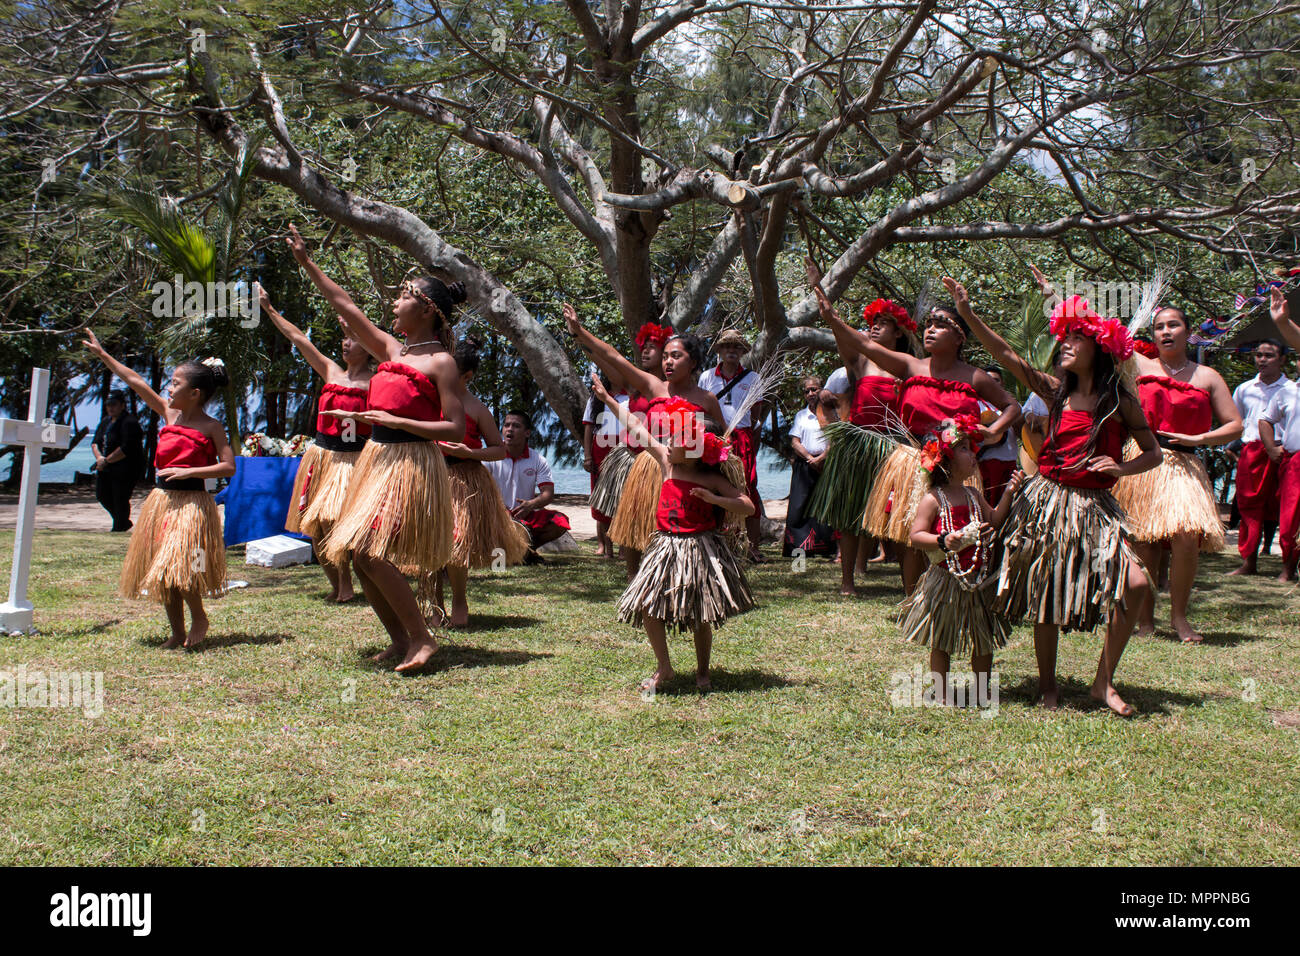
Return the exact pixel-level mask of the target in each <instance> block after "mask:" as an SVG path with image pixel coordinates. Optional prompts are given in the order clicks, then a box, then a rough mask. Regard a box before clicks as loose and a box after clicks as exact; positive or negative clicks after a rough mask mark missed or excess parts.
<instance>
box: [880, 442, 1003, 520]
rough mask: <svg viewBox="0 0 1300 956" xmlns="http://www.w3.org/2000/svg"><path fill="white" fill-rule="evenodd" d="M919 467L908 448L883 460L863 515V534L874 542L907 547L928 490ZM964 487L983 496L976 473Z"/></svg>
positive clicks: (918, 459)
mask: <svg viewBox="0 0 1300 956" xmlns="http://www.w3.org/2000/svg"><path fill="white" fill-rule="evenodd" d="M920 464H921V453H920V451H918V450H917V449H916V448H913V447H912V446H911V445H898V446H897V447H896V448H895V449H894V451H893V453H892V454H891V455H890V456H889V457H888V458H886V459H885V463H884V464H883V465H881V466H880V471H879V472H878V473H877V475H876V481H875V483H874V484H873V485H872V486H871V494H870V495H868V496H867V507H866V510H865V511H864V512H863V514H862V526H861V530H862V531H863V532H865V533H866V534H869V535H871V536H872V537H873V538H885V539H887V540H889V541H894V542H896V543H898V544H907V543H908V541H909V540H910V538H911V533H912V522H913V521H915V520H916V509H917V508H919V507H920V506H921V499H922V498H924V497H925V493H926V490H927V487H928V486H927V484H926V482H925V481H924V480H923V479H921V478H920V477H919V474H918V469H919V467H920ZM964 484H965V485H966V486H967V487H970V488H974V489H975V490H976V491H978V492H979V493H980V494H981V495H983V494H984V482H983V481H981V480H980V476H979V472H978V471H977V472H976V473H975V474H973V475H971V476H970V477H969V478H967V479H966V481H965V482H964Z"/></svg>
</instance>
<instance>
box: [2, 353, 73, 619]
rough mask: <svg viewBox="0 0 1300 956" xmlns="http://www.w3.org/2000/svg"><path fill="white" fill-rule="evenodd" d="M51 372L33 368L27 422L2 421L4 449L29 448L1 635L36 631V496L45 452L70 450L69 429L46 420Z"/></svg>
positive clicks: (19, 502) (4, 419) (24, 459)
mask: <svg viewBox="0 0 1300 956" xmlns="http://www.w3.org/2000/svg"><path fill="white" fill-rule="evenodd" d="M49 392H50V370H49V369H47V368H34V369H32V397H31V401H30V402H29V403H28V405H27V419H26V420H23V419H11V418H0V446H3V445H25V446H26V449H25V451H26V453H25V454H24V455H23V484H22V490H21V491H20V493H19V495H18V526H17V527H16V528H15V529H14V564H13V570H12V571H11V573H10V575H9V600H8V601H6V602H5V603H4V604H0V633H7V634H12V633H15V632H22V633H26V632H27V631H30V630H31V628H32V602H31V601H29V600H27V572H28V571H30V570H31V566H32V538H33V536H34V532H35V530H36V527H35V525H36V494H37V491H38V490H39V489H40V486H41V452H42V451H43V450H44V449H46V448H67V447H68V442H69V435H68V426H67V425H56V424H54V423H53V422H51V421H48V420H46V418H45V409H46V406H47V404H48V402H49V397H50V395H49Z"/></svg>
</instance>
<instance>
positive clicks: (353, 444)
mask: <svg viewBox="0 0 1300 956" xmlns="http://www.w3.org/2000/svg"><path fill="white" fill-rule="evenodd" d="M312 442H313V444H315V445H317V446H318V447H320V448H324V449H327V450H329V451H360V450H361V449H362V448H364V447H365V444H366V436H365V435H358V436H357V437H356V438H355V439H353V440H352V441H344V440H343V438H342V436H341V435H326V434H325V433H324V432H317V433H316V437H315V438H313V439H312Z"/></svg>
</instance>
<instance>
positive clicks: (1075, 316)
mask: <svg viewBox="0 0 1300 956" xmlns="http://www.w3.org/2000/svg"><path fill="white" fill-rule="evenodd" d="M1048 328H1049V329H1050V330H1051V332H1052V335H1054V336H1056V341H1058V342H1064V341H1065V338H1066V336H1068V335H1069V334H1070V333H1071V332H1078V333H1079V334H1081V335H1086V336H1088V337H1089V338H1091V339H1095V340H1096V342H1097V345H1098V346H1100V347H1101V348H1103V349H1105V350H1106V351H1107V352H1109V353H1110V354H1111V355H1112V356H1114V358H1115V359H1117V360H1118V361H1121V362H1123V361H1124V360H1125V359H1127V358H1128V357H1129V356H1131V355H1132V354H1133V336H1132V334H1131V333H1130V332H1129V330H1128V327H1127V326H1125V325H1124V323H1123V322H1121V321H1120V320H1119V319H1108V318H1105V317H1104V316H1101V315H1098V314H1097V313H1096V312H1094V311H1093V309H1092V306H1090V305H1089V304H1088V300H1087V299H1085V298H1084V297H1083V296H1080V295H1072V296H1070V297H1069V298H1068V299H1066V300H1065V301H1064V302H1061V303H1059V304H1058V305H1057V306H1056V308H1055V309H1053V310H1052V318H1051V321H1050V322H1049V324H1048Z"/></svg>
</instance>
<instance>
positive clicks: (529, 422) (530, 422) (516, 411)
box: [501, 408, 533, 431]
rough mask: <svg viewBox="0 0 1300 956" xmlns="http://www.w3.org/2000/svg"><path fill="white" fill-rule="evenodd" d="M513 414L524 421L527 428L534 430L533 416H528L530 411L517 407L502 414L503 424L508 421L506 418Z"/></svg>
mask: <svg viewBox="0 0 1300 956" xmlns="http://www.w3.org/2000/svg"><path fill="white" fill-rule="evenodd" d="M511 415H513V416H515V418H517V419H519V420H520V421H521V422H523V423H524V427H525V428H527V429H528V430H529V431H532V430H533V420H532V419H531V418H529V417H528V413H527V412H524V411H520V410H519V409H517V408H512V409H510V411H508V412H506V413H505V414H504V415H502V416H501V424H503V425H504V424H505V422H506V419H507V418H509V417H510V416H511Z"/></svg>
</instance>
